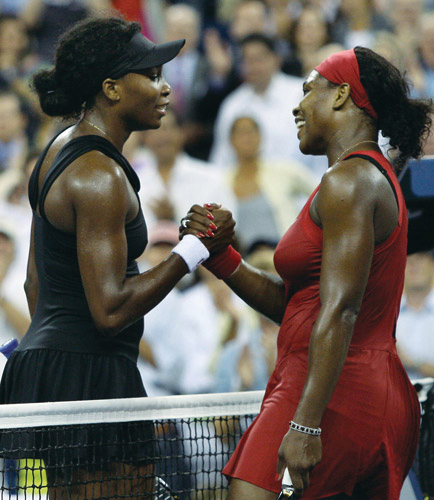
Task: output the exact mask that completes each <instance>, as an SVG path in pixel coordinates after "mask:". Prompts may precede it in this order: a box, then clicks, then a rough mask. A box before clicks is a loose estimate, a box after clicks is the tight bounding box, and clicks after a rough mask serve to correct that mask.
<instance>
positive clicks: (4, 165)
mask: <svg viewBox="0 0 434 500" xmlns="http://www.w3.org/2000/svg"><path fill="white" fill-rule="evenodd" d="M26 126H27V117H26V115H25V113H24V108H23V105H22V101H21V100H20V98H19V97H18V95H17V94H15V93H14V92H13V91H11V90H3V91H1V90H0V198H1V199H5V198H6V197H7V195H8V193H9V191H10V190H11V189H12V187H13V186H14V185H15V184H16V183H17V182H18V181H19V180H20V176H21V166H22V165H23V164H24V160H25V158H26V156H27V153H28V150H29V141H28V138H27V135H26Z"/></svg>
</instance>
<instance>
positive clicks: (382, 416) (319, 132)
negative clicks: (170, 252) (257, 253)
mask: <svg viewBox="0 0 434 500" xmlns="http://www.w3.org/2000/svg"><path fill="white" fill-rule="evenodd" d="M303 89H304V97H303V99H302V100H301V102H300V104H299V106H298V107H297V108H296V109H294V116H295V120H296V123H297V127H298V138H299V140H300V149H301V151H302V152H303V153H305V154H315V155H326V156H327V158H328V163H329V168H328V170H327V172H326V173H325V174H324V176H323V178H322V181H321V184H320V186H319V187H318V188H317V189H316V190H315V192H314V193H313V194H312V195H311V197H310V198H309V200H308V201H307V203H306V205H305V207H304V208H303V210H302V211H301V213H300V215H299V216H298V218H297V220H296V221H295V223H294V224H293V225H292V226H291V227H290V228H289V230H288V231H287V233H286V234H285V235H284V236H283V238H282V240H281V241H280V243H279V245H278V247H277V249H276V252H275V266H276V269H277V271H278V273H279V275H280V277H277V278H276V277H273V276H269V275H266V274H265V273H264V272H259V271H257V270H255V269H253V268H252V267H251V266H249V265H248V264H246V263H245V262H243V261H242V260H241V257H240V255H239V254H237V252H235V250H233V248H232V247H228V248H227V249H226V250H225V251H224V252H223V253H222V254H220V255H219V256H214V257H212V258H211V259H209V260H208V261H207V263H206V264H205V265H206V267H208V269H210V270H211V271H212V272H214V274H215V275H216V276H218V277H220V278H222V279H225V281H226V283H227V284H228V285H229V286H230V287H231V288H232V289H233V290H234V291H235V292H236V293H237V294H238V295H239V296H240V297H242V298H243V299H244V300H245V301H246V302H247V303H248V304H250V305H251V306H252V307H254V308H255V309H257V310H258V311H260V312H261V313H263V314H265V315H266V316H268V317H269V318H271V319H273V320H274V321H276V322H278V323H280V324H281V328H280V333H279V337H278V341H277V342H278V358H277V362H276V367H275V370H274V372H273V374H272V375H271V378H270V380H269V383H268V386H267V390H266V393H265V397H264V401H263V404H262V408H261V412H260V414H259V416H258V417H257V418H256V419H255V421H254V422H253V424H252V425H251V426H250V427H249V429H248V430H247V431H246V432H245V434H244V436H243V437H242V439H241V441H240V443H239V445H238V447H237V449H236V451H235V452H234V454H233V456H232V458H231V459H230V461H229V463H228V464H227V465H226V467H225V469H224V471H223V473H224V474H225V475H226V476H227V477H228V478H229V479H230V489H229V497H228V498H229V500H252V499H255V500H275V498H276V496H277V494H278V493H279V491H280V489H281V478H282V474H283V471H284V468H285V467H287V468H288V471H289V473H290V475H291V478H292V481H293V485H294V488H295V497H296V498H303V499H305V500H312V499H322V498H328V499H347V498H353V499H358V500H362V499H363V500H365V499H370V500H374V499H375V500H397V499H398V498H399V494H400V490H401V487H402V483H403V481H404V479H405V477H406V475H407V473H408V470H409V468H410V466H411V464H412V461H413V459H414V456H415V453H416V447H417V443H418V430H419V418H420V414H419V404H418V399H417V395H416V392H415V390H414V388H413V386H412V384H411V383H410V381H409V379H408V377H407V375H406V373H405V370H404V369H403V367H402V364H401V362H400V360H399V358H398V356H397V353H396V348H395V338H394V332H395V323H396V318H397V315H398V311H399V304H400V298H401V293H402V287H403V279H404V267H405V262H406V247H407V211H406V207H405V202H404V198H403V195H402V192H401V189H400V186H399V183H398V180H397V177H396V173H395V169H394V166H392V164H391V163H390V162H389V161H388V160H387V159H386V158H385V157H384V156H383V155H382V153H381V151H380V148H379V147H378V144H377V137H378V133H379V131H380V130H381V131H382V133H383V135H384V136H386V137H388V138H389V143H390V145H391V147H392V148H394V149H395V150H397V153H398V154H397V155H396V160H395V166H397V167H398V168H399V166H401V165H403V164H404V163H405V161H406V160H407V159H408V158H409V157H414V158H417V157H419V156H420V155H421V154H422V147H423V143H424V139H425V138H426V136H427V134H428V133H429V129H430V126H431V120H430V117H429V114H430V113H431V112H432V111H433V104H432V102H431V101H427V102H426V101H420V100H413V99H409V97H408V86H407V84H406V82H405V80H404V79H403V77H402V76H401V75H400V73H399V71H398V70H397V69H396V68H395V67H393V66H392V65H391V64H390V63H388V62H387V61H386V60H385V59H383V58H382V57H380V56H378V55H377V54H375V53H374V52H372V51H370V50H368V49H365V48H360V47H356V48H355V49H352V50H348V51H343V52H339V53H337V54H335V55H333V56H331V57H330V58H328V59H327V60H325V61H324V62H323V63H322V64H320V65H319V66H318V67H317V68H315V70H314V71H312V73H311V74H310V76H309V77H308V78H307V79H306V81H305V82H304V85H303ZM282 98H284V96H282ZM288 119H289V117H288ZM206 223H207V218H206V210H205V209H204V208H200V207H198V206H195V207H192V210H191V213H190V214H189V215H188V220H187V221H184V225H187V227H188V229H187V230H186V231H187V232H190V231H191V232H195V231H198V230H203V228H204V227H205V226H206ZM219 229H220V228H219ZM215 238H218V230H217V231H216V233H215Z"/></svg>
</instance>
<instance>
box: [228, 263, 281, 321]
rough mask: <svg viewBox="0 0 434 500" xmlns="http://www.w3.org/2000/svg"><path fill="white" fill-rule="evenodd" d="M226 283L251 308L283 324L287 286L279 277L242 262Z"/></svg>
mask: <svg viewBox="0 0 434 500" xmlns="http://www.w3.org/2000/svg"><path fill="white" fill-rule="evenodd" d="M225 282H226V283H227V285H229V286H230V288H231V289H232V290H233V291H234V292H235V293H236V294H237V295H238V296H239V297H241V298H242V299H243V300H244V301H245V302H246V303H247V304H248V305H249V306H250V307H253V309H255V310H256V311H258V312H260V313H261V314H263V315H264V316H266V317H267V318H269V319H271V320H273V321H274V322H275V323H278V324H280V323H281V322H282V318H283V314H284V312H285V286H284V284H283V281H282V280H281V279H280V278H279V277H278V276H275V275H273V274H270V273H266V272H265V271H260V270H258V269H255V268H254V267H252V266H251V265H250V264H247V263H246V262H244V261H242V262H241V265H240V267H239V268H238V269H237V271H236V272H235V273H234V274H233V275H232V276H230V277H229V278H227V279H226V280H225Z"/></svg>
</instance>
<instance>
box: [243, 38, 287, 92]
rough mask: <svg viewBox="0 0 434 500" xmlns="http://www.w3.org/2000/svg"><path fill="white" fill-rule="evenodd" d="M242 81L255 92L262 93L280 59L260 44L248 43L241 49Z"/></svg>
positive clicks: (276, 68)
mask: <svg viewBox="0 0 434 500" xmlns="http://www.w3.org/2000/svg"><path fill="white" fill-rule="evenodd" d="M242 57H243V61H242V69H243V75H244V79H245V81H246V82H247V83H249V84H250V85H252V87H253V88H254V90H255V92H257V93H258V94H260V93H263V92H264V91H265V90H266V89H267V87H268V85H269V83H270V80H271V78H272V76H273V75H274V74H275V73H277V71H278V70H279V67H280V59H279V56H278V55H277V54H275V53H274V52H273V51H271V50H270V49H269V48H268V47H267V46H266V45H265V44H263V43H261V42H253V41H252V42H249V43H247V44H245V45H244V46H243V49H242Z"/></svg>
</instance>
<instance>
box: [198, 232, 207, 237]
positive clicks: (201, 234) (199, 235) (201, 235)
mask: <svg viewBox="0 0 434 500" xmlns="http://www.w3.org/2000/svg"><path fill="white" fill-rule="evenodd" d="M197 236H198V237H199V238H205V235H204V234H203V233H201V232H200V231H199V232H198V233H197Z"/></svg>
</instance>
